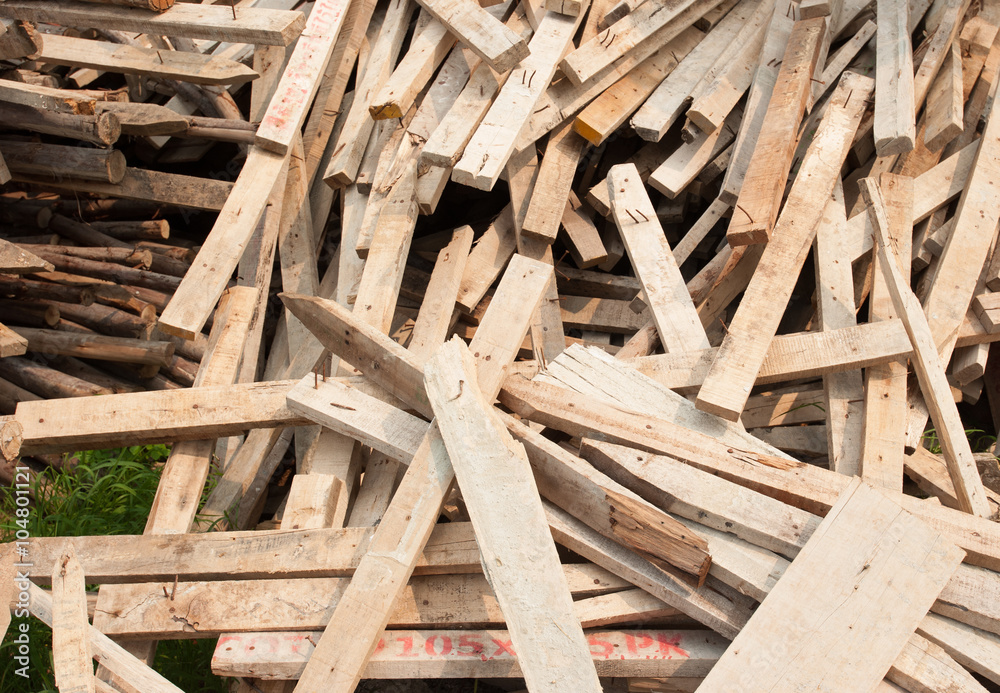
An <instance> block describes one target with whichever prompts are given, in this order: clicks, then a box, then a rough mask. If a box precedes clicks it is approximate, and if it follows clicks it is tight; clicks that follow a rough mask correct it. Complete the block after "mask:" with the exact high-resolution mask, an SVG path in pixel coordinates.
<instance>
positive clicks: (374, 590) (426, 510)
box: [297, 256, 552, 693]
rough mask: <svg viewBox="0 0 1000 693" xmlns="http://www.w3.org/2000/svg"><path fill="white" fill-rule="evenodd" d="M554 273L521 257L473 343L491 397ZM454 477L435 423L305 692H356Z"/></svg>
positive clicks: (305, 675)
mask: <svg viewBox="0 0 1000 693" xmlns="http://www.w3.org/2000/svg"><path fill="white" fill-rule="evenodd" d="M551 277H552V268H551V266H547V265H545V264H544V263H540V262H537V261H532V260H528V259H527V258H524V257H521V256H517V257H515V258H514V259H513V260H512V261H511V263H510V265H509V266H508V268H507V272H506V273H505V275H504V279H503V280H501V282H500V286H499V287H498V288H497V293H496V295H495V297H494V302H493V303H491V304H490V309H489V310H487V312H486V315H485V316H484V317H483V321H482V322H481V323H480V326H479V329H478V330H477V331H476V336H475V337H474V338H473V341H472V344H471V347H472V351H473V353H478V354H479V356H477V359H478V365H479V373H478V375H479V381H480V383H481V387H482V388H484V389H485V390H487V394H488V395H489V396H491V397H492V396H495V394H496V392H497V391H498V390H499V389H500V381H501V378H502V376H503V374H504V373H505V371H506V370H507V368H508V367H509V365H510V363H511V362H512V361H513V358H514V355H515V354H516V353H517V350H518V348H519V347H520V344H521V342H522V340H523V339H524V336H525V335H526V334H527V330H528V323H529V321H530V319H531V315H532V314H533V313H534V309H535V307H536V306H537V305H538V303H539V302H540V301H541V297H542V294H543V292H544V290H545V287H546V286H547V285H548V283H549V281H550V279H551ZM353 365H360V366H363V367H364V364H353ZM365 370H366V375H368V377H369V378H371V379H372V380H373V381H375V382H377V383H379V384H381V382H380V381H381V378H380V374H381V369H378V368H367V367H365ZM406 403H407V404H410V405H411V406H412V405H413V404H414V403H413V402H406ZM454 478H455V474H454V470H453V469H452V466H451V461H450V460H449V458H448V456H447V451H446V450H445V449H444V445H443V442H442V441H441V439H440V435H439V434H437V428H436V426H431V427H430V428H429V430H428V434H427V436H426V437H425V438H424V440H423V442H422V444H421V447H420V450H419V451H418V453H417V455H415V456H414V459H413V461H412V462H411V463H410V467H409V468H408V469H407V471H406V474H405V475H404V476H403V479H402V481H401V482H400V484H399V487H398V488H397V489H396V494H395V495H394V496H393V499H392V501H391V502H390V503H389V507H388V508H387V509H386V511H385V514H384V515H383V517H382V521H381V523H380V524H379V526H378V528H377V529H376V531H375V535H374V537H373V539H372V543H371V544H370V546H369V550H368V553H367V554H366V555H365V557H364V559H362V562H361V564H360V565H359V566H358V569H357V570H356V571H355V579H353V580H351V583H350V585H349V586H348V587H347V589H346V590H345V592H344V594H343V596H342V597H341V600H340V603H339V604H338V606H337V608H336V610H335V611H334V613H333V616H332V617H331V619H330V623H329V625H328V626H327V628H326V630H325V631H324V633H323V637H322V638H320V640H319V643H318V644H317V647H316V651H315V652H314V653H313V657H312V659H311V660H310V663H309V664H308V665H307V666H306V668H305V670H304V671H303V672H302V676H301V677H300V679H299V684H298V686H297V689H298V690H301V691H312V690H316V689H317V688H318V687H319V688H323V689H324V690H330V691H344V693H349V692H350V691H353V690H354V688H355V686H356V685H357V683H358V680H359V679H360V678H361V676H362V674H363V672H364V669H365V666H366V664H367V662H368V660H369V659H370V658H371V656H372V654H373V653H374V651H375V649H376V647H377V645H378V640H379V636H380V635H381V633H382V631H383V630H384V629H385V626H386V624H387V623H388V620H389V613H390V612H391V608H392V604H393V603H394V602H395V601H396V597H397V596H398V595H399V594H400V591H401V590H402V589H403V588H404V587H405V585H406V583H407V581H408V580H409V577H410V575H411V574H412V572H413V568H414V565H415V561H416V558H417V556H418V555H419V554H420V552H421V550H422V549H423V546H424V544H425V543H426V541H427V538H428V537H429V536H430V534H431V531H432V530H433V528H434V525H435V523H436V522H437V519H438V516H439V514H440V511H441V505H442V504H443V503H444V500H445V498H446V497H447V494H448V491H449V490H450V489H451V487H452V485H453V482H454Z"/></svg>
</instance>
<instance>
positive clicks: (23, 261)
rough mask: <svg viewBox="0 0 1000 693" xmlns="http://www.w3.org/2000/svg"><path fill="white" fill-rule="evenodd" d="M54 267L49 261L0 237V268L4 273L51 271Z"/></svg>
mask: <svg viewBox="0 0 1000 693" xmlns="http://www.w3.org/2000/svg"><path fill="white" fill-rule="evenodd" d="M54 269H55V267H53V266H52V263H51V262H46V261H45V260H42V259H41V258H40V257H38V256H37V255H34V254H32V253H30V252H28V251H27V250H24V249H23V248H21V247H19V246H16V245H14V244H13V243H11V242H10V241H7V240H2V239H0V270H2V271H3V272H4V273H5V274H32V273H34V272H51V271H53V270H54Z"/></svg>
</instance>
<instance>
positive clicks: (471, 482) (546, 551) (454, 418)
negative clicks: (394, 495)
mask: <svg viewBox="0 0 1000 693" xmlns="http://www.w3.org/2000/svg"><path fill="white" fill-rule="evenodd" d="M475 369H476V366H475V362H474V361H473V358H472V354H471V353H470V352H469V350H468V348H467V347H465V345H464V344H463V343H461V342H455V341H451V342H447V343H446V344H445V345H444V346H443V347H441V348H440V349H439V350H438V351H437V352H436V353H435V355H434V357H432V358H431V360H429V361H428V362H427V367H426V371H425V376H424V377H425V384H426V386H427V394H428V397H429V399H430V402H431V406H432V408H433V409H434V414H435V419H436V421H437V423H438V426H439V428H440V431H441V437H442V438H443V439H444V444H445V446H446V448H447V449H448V453H449V457H450V458H451V460H452V464H453V465H454V469H455V476H456V478H457V479H458V483H459V484H460V486H461V488H462V496H463V498H464V499H465V502H466V507H467V508H468V512H469V516H470V517H471V518H472V523H473V528H474V529H475V532H476V539H477V541H478V542H479V548H480V551H481V552H482V556H483V570H484V572H485V573H486V577H487V579H488V580H489V582H490V585H491V586H492V587H493V590H494V593H495V594H496V596H497V601H498V602H499V603H500V607H501V609H502V610H503V612H504V617H505V619H506V621H507V625H508V628H509V629H510V636H511V640H512V642H513V643H514V646H515V647H516V648H517V650H518V651H519V652H520V655H519V657H518V661H519V663H520V665H521V669H522V671H523V673H524V677H525V681H526V683H527V685H528V686H530V687H532V688H538V687H544V688H546V689H551V690H553V691H561V690H565V691H581V690H590V691H601V690H603V688H602V687H601V684H600V682H599V681H598V680H597V673H596V671H594V670H593V669H591V667H590V666H589V663H588V661H587V660H588V659H589V656H588V655H589V653H588V651H587V643H586V640H585V638H584V635H583V629H582V628H580V626H579V622H578V621H577V620H576V619H575V618H574V616H573V606H572V599H571V598H570V593H569V587H568V586H567V585H566V583H565V580H564V579H560V578H561V571H560V570H559V555H558V554H557V552H556V547H555V544H554V543H553V542H552V536H551V534H550V533H549V530H548V527H547V524H546V521H545V513H544V511H543V510H542V502H541V498H540V497H539V496H538V490H537V488H536V487H535V485H534V483H533V481H532V477H531V473H530V470H529V464H528V459H527V455H526V453H525V452H524V450H523V448H521V449H519V448H520V446H518V445H517V444H516V443H514V441H513V439H511V438H510V437H509V434H507V433H506V432H504V433H501V432H500V430H499V429H498V428H497V424H498V423H499V422H498V421H497V420H496V419H495V418H494V417H491V416H490V413H489V412H490V409H492V396H490V399H486V396H484V394H483V393H482V392H481V391H480V389H479V386H478V382H477V378H476V374H475ZM456 392H457V393H458V394H457V395H456V394H455V393H456ZM515 527H516V528H517V530H516V535H512V534H511V529H513V528H515ZM556 670H558V671H560V672H561V674H560V676H559V677H558V680H553V679H552V673H553V672H554V671H556Z"/></svg>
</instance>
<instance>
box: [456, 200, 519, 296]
mask: <svg viewBox="0 0 1000 693" xmlns="http://www.w3.org/2000/svg"><path fill="white" fill-rule="evenodd" d="M516 250H517V234H516V233H515V232H514V217H513V214H512V213H511V208H510V207H509V206H508V207H505V208H504V209H503V210H502V211H501V212H500V214H499V215H498V216H497V218H496V219H494V220H493V223H492V224H490V225H489V226H488V227H487V228H486V231H485V233H483V235H482V236H480V237H479V240H478V241H476V244H475V246H474V247H473V248H472V251H471V252H470V253H469V260H468V262H466V264H465V272H464V273H463V274H462V283H461V284H460V285H459V287H458V307H459V308H461V309H462V310H464V311H466V312H472V311H473V310H474V309H475V308H476V306H478V305H479V302H480V301H481V300H482V299H483V296H485V295H486V292H487V291H489V288H490V286H491V285H492V284H493V282H494V281H496V279H497V277H499V276H500V273H501V272H503V269H504V267H506V266H507V262H508V261H509V260H510V258H511V257H512V256H513V255H514V251H516Z"/></svg>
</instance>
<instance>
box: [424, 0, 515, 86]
mask: <svg viewBox="0 0 1000 693" xmlns="http://www.w3.org/2000/svg"><path fill="white" fill-rule="evenodd" d="M420 6H421V7H423V8H424V9H425V10H427V11H428V12H430V13H431V14H432V15H434V18H435V19H437V20H438V21H439V22H441V23H442V24H443V25H444V26H446V27H447V28H448V31H450V32H451V33H452V34H454V35H455V36H456V37H457V38H458V40H459V41H461V42H462V44H463V45H465V46H467V47H468V48H469V49H471V50H472V51H473V52H474V53H475V54H476V55H478V56H479V57H480V58H482V59H483V60H484V61H485V62H486V63H487V64H488V65H489V66H490V67H491V68H493V69H494V70H495V71H497V72H506V71H507V70H510V69H511V68H513V67H514V66H515V65H517V64H518V63H519V62H521V61H522V60H524V59H525V58H526V57H528V54H529V50H528V45H527V44H526V43H525V42H524V40H523V39H522V38H521V37H520V36H518V34H517V33H516V32H514V31H512V30H511V29H510V28H508V27H507V26H505V25H504V24H503V23H502V22H500V21H499V20H497V19H496V18H495V17H494V16H493V15H491V14H490V13H489V12H487V11H486V10H485V9H483V7H482V6H481V5H480V4H479V3H478V2H474V1H473V0H420Z"/></svg>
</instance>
